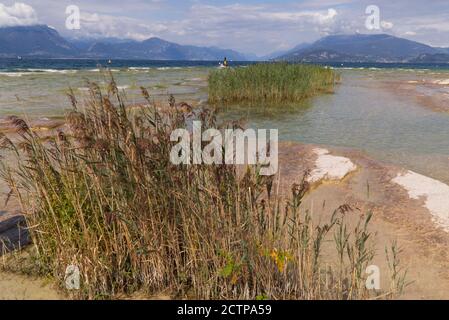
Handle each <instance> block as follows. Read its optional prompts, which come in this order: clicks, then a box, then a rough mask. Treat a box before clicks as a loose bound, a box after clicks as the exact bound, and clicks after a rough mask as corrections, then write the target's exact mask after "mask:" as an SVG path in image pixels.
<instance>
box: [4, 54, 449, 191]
mask: <svg viewBox="0 0 449 320" xmlns="http://www.w3.org/2000/svg"><path fill="white" fill-rule="evenodd" d="M14 63H16V62H14ZM52 63H56V62H52ZM57 63H61V66H59V65H56V66H52V68H50V69H48V68H44V67H45V64H43V65H42V66H41V65H32V66H26V65H25V66H20V67H18V66H17V65H12V66H11V65H8V66H7V67H4V68H3V69H2V68H1V65H0V118H1V117H4V116H6V115H10V114H16V115H17V114H18V115H24V114H26V115H27V116H28V117H30V118H41V117H54V116H61V115H63V114H64V112H65V111H66V110H67V109H68V108H69V107H70V105H69V102H68V99H67V98H66V96H65V93H66V92H67V89H68V88H69V87H71V88H73V89H74V90H75V93H76V94H77V96H78V98H79V100H81V101H82V100H83V97H86V94H87V84H86V79H89V80H90V81H96V82H98V83H99V84H100V85H102V86H105V84H106V82H107V79H106V78H105V73H104V72H102V71H100V70H99V68H96V67H95V64H93V62H89V63H90V64H89V63H87V62H83V61H79V62H77V63H78V64H80V65H77V64H73V63H72V64H69V65H68V66H66V65H64V63H65V64H67V62H64V61H62V62H57ZM133 63H134V64H131V63H129V64H126V63H125V62H123V63H121V64H117V65H112V66H111V67H110V68H111V71H112V74H113V75H114V77H115V79H116V82H117V83H118V85H119V86H120V88H122V89H124V90H125V91H126V95H127V99H128V102H129V103H139V102H143V99H142V98H141V96H140V89H139V88H140V86H144V87H146V88H149V92H150V94H151V95H152V96H153V97H155V99H159V100H164V99H166V98H167V97H168V95H169V94H174V95H175V96H176V97H177V100H178V101H181V100H203V101H205V100H206V99H207V75H208V73H209V71H210V70H211V66H213V65H214V63H209V64H205V65H201V64H197V65H195V64H194V63H192V65H187V66H185V65H182V64H181V65H175V66H173V64H171V65H170V64H167V65H164V63H159V64H151V63H147V64H144V63H136V62H133ZM58 66H59V67H58ZM351 68H352V67H351ZM338 72H340V73H341V74H342V83H341V84H340V85H339V86H338V87H337V88H336V92H335V94H328V95H322V96H319V97H316V98H313V99H310V100H308V101H306V102H304V103H302V104H296V105H288V106H275V107H262V106H258V107H257V108H254V107H247V106H233V107H228V108H223V110H222V111H223V113H222V116H223V117H224V118H227V119H240V118H245V119H246V120H247V122H248V126H250V127H257V128H267V129H268V128H277V129H279V133H280V136H279V137H280V139H281V140H291V141H300V142H304V143H313V144H320V145H324V146H336V147H348V148H354V149H357V150H361V151H363V152H365V153H366V154H368V155H369V156H370V157H373V158H375V159H378V160H382V161H386V162H389V163H392V164H396V165H399V166H402V167H405V168H408V169H411V170H414V171H416V172H419V173H421V174H425V175H428V176H431V177H433V178H436V179H439V180H442V181H444V182H446V183H449V170H448V169H449V167H448V166H449V114H448V113H442V112H435V111H433V110H431V109H428V108H425V107H423V106H422V105H419V104H418V102H417V101H415V100H413V99H407V97H404V96H401V95H399V94H396V93H395V92H394V91H392V90H387V88H385V83H386V81H390V82H391V81H402V82H404V83H413V84H415V83H416V92H417V94H428V93H429V92H428V90H431V91H432V92H431V93H435V92H436V93H440V94H445V93H447V92H449V91H448V88H449V86H444V85H441V86H435V87H432V88H429V87H423V86H421V85H420V82H422V81H426V82H430V83H433V81H436V80H443V81H444V80H447V79H449V71H448V70H446V71H445V70H441V69H436V70H435V69H410V68H405V69H404V68H403V69H377V68H374V69H373V68H365V69H362V70H360V69H347V68H346V69H339V70H338Z"/></svg>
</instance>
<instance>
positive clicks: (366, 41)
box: [275, 34, 449, 63]
mask: <svg viewBox="0 0 449 320" xmlns="http://www.w3.org/2000/svg"><path fill="white" fill-rule="evenodd" d="M275 60H286V61H295V62H384V63H392V62H415V63H418V62H420V63H425V62H448V63H449V48H435V47H431V46H428V45H426V44H422V43H419V42H416V41H411V40H407V39H403V38H398V37H395V36H392V35H388V34H372V35H367V34H354V35H333V36H327V37H325V38H322V39H320V40H318V41H316V42H314V43H312V44H310V45H305V46H303V47H301V48H299V49H298V50H293V51H289V52H287V53H285V54H283V55H280V56H279V57H277V58H276V59H275Z"/></svg>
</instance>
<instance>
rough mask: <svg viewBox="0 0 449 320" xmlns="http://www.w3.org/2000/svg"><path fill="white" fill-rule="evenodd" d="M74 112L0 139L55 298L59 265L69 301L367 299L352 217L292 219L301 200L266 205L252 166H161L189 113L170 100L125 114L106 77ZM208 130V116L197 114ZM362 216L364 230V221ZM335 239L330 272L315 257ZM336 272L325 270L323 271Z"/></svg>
mask: <svg viewBox="0 0 449 320" xmlns="http://www.w3.org/2000/svg"><path fill="white" fill-rule="evenodd" d="M89 87H90V98H89V99H88V100H87V101H85V104H84V105H83V106H80V105H79V102H78V100H77V99H76V98H75V97H74V96H73V95H70V99H71V101H72V103H73V110H72V111H71V112H70V113H69V114H68V116H67V126H68V129H67V130H64V131H60V132H59V134H57V135H56V136H55V137H53V138H51V139H50V141H48V140H45V141H44V140H42V139H41V137H40V136H39V135H38V134H37V133H35V132H33V131H32V130H31V129H30V128H29V126H28V125H27V124H26V122H25V121H23V120H21V119H19V118H15V117H13V118H11V121H12V122H13V123H14V125H15V126H16V128H17V133H18V136H19V137H20V138H19V141H17V142H14V143H13V142H12V141H11V140H9V139H8V138H7V137H6V136H2V137H1V147H2V148H3V149H4V151H5V152H9V153H10V154H11V156H14V157H15V162H9V161H2V170H1V173H2V176H3V178H4V179H5V180H6V181H7V182H8V184H9V186H10V187H11V190H12V195H13V196H15V197H17V198H18V199H19V201H20V203H21V206H22V211H23V213H24V214H25V216H26V219H27V223H28V225H29V228H30V231H31V235H32V239H33V242H34V246H35V248H36V251H37V263H38V264H39V265H40V266H41V267H42V268H43V272H45V273H46V274H49V275H52V276H53V277H54V278H55V279H57V280H58V281H59V282H60V284H61V287H62V288H64V286H63V283H64V275H65V271H66V268H67V266H69V265H75V266H77V267H78V268H79V270H80V272H81V289H80V290H79V291H70V292H68V293H69V294H71V295H72V296H73V297H75V298H90V299H103V298H114V297H116V296H118V295H121V294H131V293H133V292H136V291H142V290H143V291H144V292H146V293H147V294H149V295H154V294H159V293H166V294H170V295H171V296H173V297H178V298H179V297H183V298H184V297H187V298H200V299H212V298H218V299H267V298H268V299H363V298H368V297H370V296H373V295H375V294H376V293H372V292H369V291H368V290H366V288H365V286H364V280H365V279H364V278H365V274H364V273H363V272H362V271H363V270H364V268H365V267H366V265H367V264H368V263H369V262H370V260H371V258H372V256H373V252H374V251H373V248H372V247H371V245H370V238H371V235H370V233H369V232H368V230H367V228H366V226H367V223H363V224H362V227H358V228H357V229H356V230H354V232H349V231H348V229H347V228H346V227H344V226H345V225H346V224H345V221H344V217H345V214H346V213H347V211H348V210H349V208H348V207H347V206H342V207H340V208H339V209H337V210H336V211H335V213H334V215H333V216H332V218H331V219H330V221H329V222H328V223H326V224H320V225H315V224H314V222H313V219H312V214H313V213H310V212H308V211H303V210H301V209H300V206H301V201H302V198H303V197H304V195H305V194H306V192H307V190H308V184H307V182H306V180H305V179H303V180H302V181H299V183H298V184H297V185H294V186H293V188H292V192H291V197H290V199H289V200H288V201H285V202H284V201H281V200H280V198H279V197H278V195H271V196H270V195H269V194H270V193H269V190H271V186H272V183H273V181H272V180H271V179H268V178H266V177H261V176H259V175H258V173H257V172H258V169H257V168H251V167H248V168H247V169H245V170H243V172H241V171H239V170H238V168H237V167H236V166H225V165H215V166H207V165H197V166H177V165H173V164H171V163H170V161H169V154H170V150H171V147H172V142H170V139H169V137H170V134H171V132H172V130H173V129H177V128H182V127H185V119H186V117H191V116H192V110H191V108H189V107H188V106H187V105H185V104H183V105H182V106H178V105H177V104H176V102H175V101H174V99H173V98H171V99H170V104H169V106H167V108H166V109H164V111H159V110H158V109H156V107H155V106H154V105H152V103H151V98H150V95H149V93H148V92H147V91H146V90H145V89H142V94H143V96H144V97H145V98H146V99H147V101H148V105H149V106H148V107H147V108H142V109H140V110H138V111H136V110H135V109H130V108H127V107H126V105H125V101H124V99H123V96H122V95H121V94H120V93H119V90H118V89H117V86H116V85H115V82H114V81H113V80H112V81H111V84H110V86H109V89H108V91H107V92H102V91H101V90H100V88H99V87H98V86H97V85H96V84H95V83H90V84H89ZM197 116H198V117H199V118H200V119H201V120H202V121H203V125H204V126H205V127H214V126H216V125H217V124H216V123H215V114H214V112H212V111H209V110H201V111H200V112H199V113H198V114H197ZM368 221H369V219H367V222H368ZM334 234H335V243H334V244H333V245H331V247H332V248H334V249H333V250H332V252H335V253H339V256H340V261H339V263H336V264H335V265H333V264H331V263H330V262H329V261H328V262H324V260H323V255H322V248H323V246H325V245H326V246H327V245H329V244H328V241H329V240H332V236H333V235H334ZM332 266H333V267H332Z"/></svg>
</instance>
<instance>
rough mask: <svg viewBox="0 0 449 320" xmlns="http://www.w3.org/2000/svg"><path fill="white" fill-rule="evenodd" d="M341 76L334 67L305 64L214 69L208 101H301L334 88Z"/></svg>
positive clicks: (210, 80) (210, 79) (276, 64)
mask: <svg viewBox="0 0 449 320" xmlns="http://www.w3.org/2000/svg"><path fill="white" fill-rule="evenodd" d="M338 80H339V76H338V75H337V74H336V73H335V72H334V71H333V70H331V69H328V68H324V67H320V66H315V65H305V64H288V63H261V64H255V65H250V66H248V67H238V68H232V69H224V70H215V71H212V72H211V73H210V75H209V102H210V103H213V104H216V103H236V102H249V103H257V102H275V103H277V102H299V101H302V100H304V99H306V98H308V97H311V96H314V95H316V94H318V93H320V92H332V90H333V87H334V85H335V82H336V81H338Z"/></svg>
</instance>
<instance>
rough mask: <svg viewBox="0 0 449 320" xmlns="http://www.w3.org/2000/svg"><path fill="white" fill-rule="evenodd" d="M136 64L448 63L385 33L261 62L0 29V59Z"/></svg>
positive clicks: (230, 53)
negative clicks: (225, 60) (131, 61)
mask: <svg viewBox="0 0 449 320" xmlns="http://www.w3.org/2000/svg"><path fill="white" fill-rule="evenodd" d="M17 56H22V57H35V58H92V59H142V60H221V59H223V57H227V58H228V59H229V60H234V61H245V60H264V61H268V60H282V61H293V62H319V63H326V62H385V63H390V62H411V63H429V62H430V63H449V48H437V47H431V46H429V45H426V44H422V43H419V42H415V41H411V40H407V39H403V38H398V37H395V36H392V35H388V34H371V35H367V34H354V35H332V36H327V37H324V38H322V39H320V40H318V41H316V42H314V43H303V44H299V45H297V46H296V47H294V48H292V49H290V50H285V51H277V52H273V53H272V54H270V55H267V56H264V57H257V56H255V55H245V54H242V53H239V52H237V51H234V50H228V49H221V48H217V47H200V46H191V45H180V44H177V43H173V42H169V41H165V40H163V39H160V38H156V37H153V38H150V39H147V40H144V41H135V40H126V39H125V40H124V39H115V38H103V39H65V38H64V37H62V36H61V35H60V34H59V33H58V31H56V30H55V29H53V28H51V27H49V26H46V25H36V26H19V27H1V28H0V57H17Z"/></svg>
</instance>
